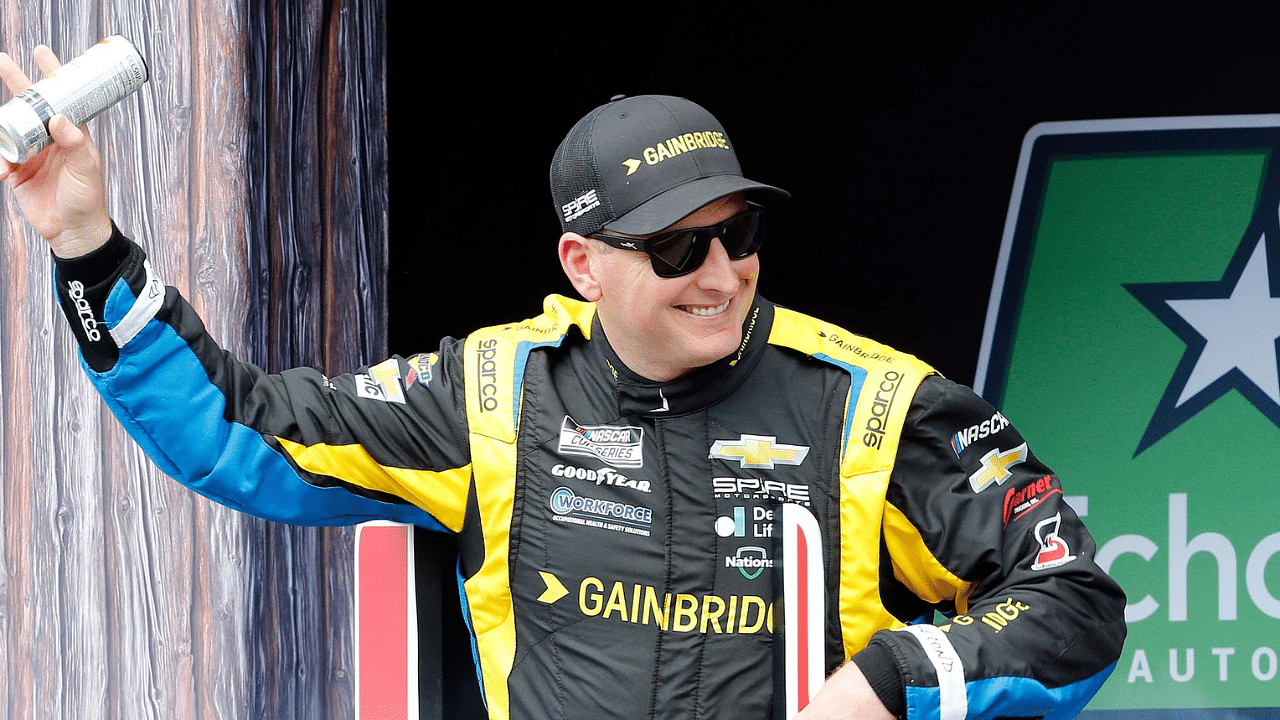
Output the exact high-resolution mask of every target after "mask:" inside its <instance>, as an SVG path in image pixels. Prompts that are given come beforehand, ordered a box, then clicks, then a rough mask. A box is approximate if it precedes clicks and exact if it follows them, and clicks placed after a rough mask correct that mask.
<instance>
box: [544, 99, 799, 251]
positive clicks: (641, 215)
mask: <svg viewBox="0 0 1280 720" xmlns="http://www.w3.org/2000/svg"><path fill="white" fill-rule="evenodd" d="M738 192H748V193H751V194H752V195H753V196H756V195H758V196H761V199H780V200H785V199H787V198H789V197H791V195H790V193H788V192H786V191H785V190H780V189H779V188H776V187H773V186H772V185H764V184H762V183H758V182H753V181H751V180H748V179H746V178H744V177H742V168H741V166H739V164H738V157H737V155H736V154H735V153H734V151H733V145H732V144H731V143H730V142H729V136H728V134H727V133H725V131H724V126H722V125H721V124H720V121H719V120H716V119H715V117H713V116H712V115H711V113H709V112H707V111H706V110H705V109H703V108H702V107H701V106H699V105H697V104H695V103H692V102H690V101H688V100H685V99H684V98H678V97H671V96H668V95H637V96H635V97H624V96H622V95H618V96H616V97H614V98H613V99H612V100H610V101H609V102H608V103H606V104H604V105H601V106H600V107H598V108H596V109H595V110H592V111H591V112H590V113H588V114H587V116H586V117H584V118H582V119H581V120H579V121H578V124H576V125H574V126H573V129H572V130H570V131H569V134H568V135H566V136H565V138H564V140H562V141H561V142H560V147H558V148H556V154H555V157H554V158H553V159H552V161H551V197H552V199H553V200H555V203H556V213H557V215H558V216H559V217H560V227H561V229H562V230H563V231H565V232H576V233H578V234H579V235H590V234H592V233H595V232H599V231H600V230H601V229H608V230H610V231H612V232H617V233H625V234H627V235H648V234H650V233H655V232H657V231H659V230H661V229H663V228H665V227H668V226H670V225H672V224H674V223H676V222H678V221H679V220H680V219H681V218H684V217H685V216H687V215H689V214H691V213H693V212H694V211H696V210H697V209H698V208H700V207H702V206H703V205H706V204H707V203H709V202H711V201H713V200H717V199H719V198H722V197H724V196H726V195H732V194H733V193H738ZM753 199H755V198H753Z"/></svg>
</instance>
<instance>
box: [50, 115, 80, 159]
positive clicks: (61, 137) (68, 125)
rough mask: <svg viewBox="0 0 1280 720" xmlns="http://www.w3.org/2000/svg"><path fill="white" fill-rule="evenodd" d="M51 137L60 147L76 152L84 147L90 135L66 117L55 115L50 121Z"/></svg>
mask: <svg viewBox="0 0 1280 720" xmlns="http://www.w3.org/2000/svg"><path fill="white" fill-rule="evenodd" d="M49 135H50V136H51V137H52V138H53V141H54V142H55V143H57V144H58V146H59V147H61V148H63V149H64V150H68V151H75V150H77V149H79V148H80V147H81V146H83V145H84V143H85V140H86V139H87V138H88V134H87V133H85V131H84V130H82V129H81V128H78V127H76V126H75V125H74V124H73V123H72V122H71V121H70V120H68V119H67V117H66V116H65V115H54V116H53V117H52V118H50V119H49Z"/></svg>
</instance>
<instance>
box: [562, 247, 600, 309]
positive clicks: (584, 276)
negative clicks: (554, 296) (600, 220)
mask: <svg viewBox="0 0 1280 720" xmlns="http://www.w3.org/2000/svg"><path fill="white" fill-rule="evenodd" d="M595 255H596V248H594V247H592V245H591V241H590V240H588V239H587V238H585V237H583V236H581V235H579V234H578V233H573V232H567V233H565V234H563V235H561V236H560V267H561V268H562V269H563V270H564V274H565V275H566V276H567V277H568V278H569V282H570V283H572V284H573V288H574V289H575V290H577V291H578V294H579V295H581V296H582V297H583V298H584V299H585V300H587V301H588V302H596V301H597V300H599V299H600V297H601V292H600V279H599V277H598V276H597V273H596V264H595Z"/></svg>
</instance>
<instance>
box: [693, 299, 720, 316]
mask: <svg viewBox="0 0 1280 720" xmlns="http://www.w3.org/2000/svg"><path fill="white" fill-rule="evenodd" d="M728 309H729V303H728V302H725V304H723V305H718V306H716V307H710V308H708V307H685V312H688V313H691V314H693V315H697V316H698V317H711V316H712V315H719V314H720V313H722V312H724V311H725V310H728Z"/></svg>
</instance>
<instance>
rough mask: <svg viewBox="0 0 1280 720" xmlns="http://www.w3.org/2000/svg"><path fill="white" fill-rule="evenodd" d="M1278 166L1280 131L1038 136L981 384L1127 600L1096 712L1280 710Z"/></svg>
mask: <svg viewBox="0 0 1280 720" xmlns="http://www.w3.org/2000/svg"><path fill="white" fill-rule="evenodd" d="M1277 159H1280V116H1248V117H1246V116H1236V117H1222V118H1174V119H1169V118H1165V119H1156V120H1132V121H1091V122H1081V123H1052V124H1044V125H1039V126H1037V127H1036V128H1033V130H1032V131H1031V132H1030V133H1029V134H1028V136H1027V139H1026V142H1025V143H1024V146H1023V153H1022V158H1021V162H1020V165H1019V170H1018V176H1017V181H1016V186H1015V190H1014V195H1013V200H1012V203H1011V208H1010V212H1009V220H1008V224H1007V226H1006V229H1005V236H1004V243H1003V246H1002V251H1001V259H1000V265H999V267H998V268H997V272H996V282H995V286H994V289H993V294H992V300H991V306H990V309H989V312H988V317H987V330H986V335H985V337H984V342H983V355H982V358H981V361H980V367H979V373H978V377H977V379H976V382H975V389H977V390H978V392H979V393H980V394H982V395H983V396H984V397H986V398H987V399H988V400H990V401H992V402H993V403H994V404H995V405H996V406H997V407H1000V408H1001V411H1002V413H1003V414H1004V415H1005V416H1006V417H1008V418H1009V419H1010V420H1012V421H1013V422H1014V424H1016V425H1017V426H1018V429H1019V430H1020V431H1021V432H1022V434H1023V435H1024V436H1025V437H1027V438H1028V439H1029V440H1030V443H1031V447H1032V448H1033V450H1034V452H1035V453H1036V454H1037V456H1039V457H1040V458H1042V459H1043V460H1044V461H1045V462H1046V463H1047V464H1048V465H1049V466H1050V467H1052V468H1054V470H1055V471H1056V472H1057V473H1058V474H1059V476H1060V477H1061V479H1062V485H1063V488H1064V490H1065V492H1066V494H1067V495H1068V496H1070V498H1069V499H1070V501H1071V502H1072V504H1073V505H1074V506H1076V507H1077V509H1078V511H1080V512H1081V513H1082V514H1084V515H1085V516H1086V523H1087V524H1088V526H1089V529H1090V530H1091V532H1092V533H1093V535H1094V537H1095V538H1096V539H1097V541H1098V548H1099V550H1098V561H1099V564H1101V565H1102V566H1103V567H1104V568H1108V569H1109V570H1110V572H1111V574H1112V575H1113V576H1114V577H1115V578H1116V580H1118V581H1119V582H1120V584H1121V585H1122V586H1123V587H1124V589H1125V592H1126V593H1127V595H1128V598H1129V605H1128V608H1127V610H1126V619H1127V620H1128V624H1129V639H1128V641H1127V642H1126V644H1125V648H1124V652H1123V655H1122V656H1121V658H1120V660H1119V663H1118V664H1117V666H1116V670H1115V673H1114V674H1113V675H1112V677H1111V679H1110V680H1109V681H1108V682H1107V684H1106V685H1105V686H1104V687H1103V689H1102V691H1101V692H1100V693H1099V694H1098V696H1097V697H1096V698H1095V700H1094V701H1093V702H1092V703H1091V704H1090V705H1089V709H1090V710H1134V709H1147V710H1156V709H1201V708H1277V707H1280V362H1278V361H1277V339H1278V338H1280V163H1277V162H1276V160H1277ZM1180 714H1181V713H1176V712H1175V713H1156V714H1155V715H1152V716H1153V717H1155V716H1159V717H1165V716H1171V717H1176V716H1178V715H1180ZM1196 716H1197V717H1206V714H1204V713H1199V714H1197V715H1196ZM1207 716H1209V717H1224V718H1225V717H1235V716H1239V714H1238V713H1236V714H1233V713H1231V712H1229V711H1222V712H1218V713H1209V714H1208V715H1207ZM1250 716H1251V717H1252V716H1254V715H1253V714H1250Z"/></svg>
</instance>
